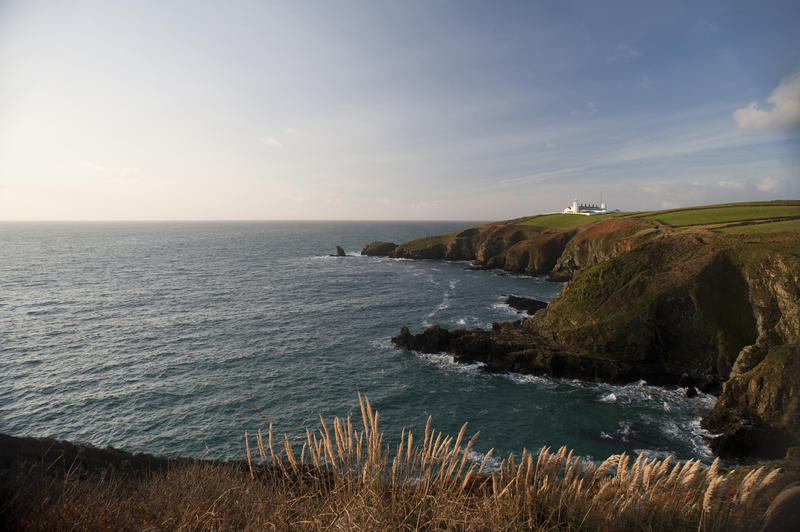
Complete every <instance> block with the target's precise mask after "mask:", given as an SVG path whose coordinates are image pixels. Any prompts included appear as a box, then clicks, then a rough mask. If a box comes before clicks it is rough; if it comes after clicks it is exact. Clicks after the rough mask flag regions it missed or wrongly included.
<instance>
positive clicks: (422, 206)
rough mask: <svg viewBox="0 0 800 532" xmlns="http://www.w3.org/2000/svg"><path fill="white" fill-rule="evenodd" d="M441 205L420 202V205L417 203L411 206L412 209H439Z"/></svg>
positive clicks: (433, 202)
mask: <svg viewBox="0 0 800 532" xmlns="http://www.w3.org/2000/svg"><path fill="white" fill-rule="evenodd" d="M438 206H439V204H438V203H436V202H435V201H420V202H419V203H415V204H413V205H412V206H411V208H412V209H433V208H434V207H438Z"/></svg>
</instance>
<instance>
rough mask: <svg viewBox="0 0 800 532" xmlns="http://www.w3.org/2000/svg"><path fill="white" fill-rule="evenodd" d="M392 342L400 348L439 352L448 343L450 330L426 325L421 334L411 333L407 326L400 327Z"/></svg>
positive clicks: (447, 345)
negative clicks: (398, 333)
mask: <svg viewBox="0 0 800 532" xmlns="http://www.w3.org/2000/svg"><path fill="white" fill-rule="evenodd" d="M392 343H394V344H395V345H396V346H397V347H400V348H401V349H407V350H410V351H419V352H420V353H440V352H442V351H446V350H447V349H448V347H449V344H450V332H449V331H448V330H447V329H443V328H441V327H439V326H438V325H434V326H433V327H428V328H427V329H426V330H425V332H423V333H422V334H411V333H410V332H409V330H408V327H403V328H402V329H400V335H399V336H395V337H394V338H392Z"/></svg>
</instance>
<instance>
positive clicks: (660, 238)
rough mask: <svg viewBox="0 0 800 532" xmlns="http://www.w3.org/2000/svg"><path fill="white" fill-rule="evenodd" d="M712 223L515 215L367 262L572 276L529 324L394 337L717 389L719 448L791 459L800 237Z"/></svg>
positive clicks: (491, 367)
mask: <svg viewBox="0 0 800 532" xmlns="http://www.w3.org/2000/svg"><path fill="white" fill-rule="evenodd" d="M795 203H798V204H800V202H795ZM717 229H718V227H717V226H702V225H694V226H690V227H685V228H674V227H670V226H668V225H666V224H662V223H659V222H658V221H657V220H655V219H654V218H653V217H643V216H635V215H634V216H625V215H620V216H613V217H602V219H598V220H597V221H591V222H590V223H586V224H583V225H580V226H579V227H566V228H552V227H539V226H536V225H527V224H526V222H525V219H517V220H509V221H506V222H495V223H491V224H486V225H482V226H478V227H473V228H470V229H467V230H465V231H461V232H459V233H452V234H448V235H441V236H436V237H426V238H423V239H419V240H415V241H412V242H406V243H402V244H395V243H391V242H373V243H371V244H369V245H367V246H366V247H365V248H364V249H363V251H362V254H363V255H370V256H390V257H398V258H411V259H439V260H470V261H473V263H474V264H475V266H476V267H478V268H499V269H503V270H506V271H509V272H515V273H526V274H531V275H543V276H547V278H548V279H550V280H553V281H566V282H567V284H566V285H565V288H564V290H563V291H562V293H561V294H560V295H559V296H558V297H557V298H556V299H555V300H553V301H552V302H551V303H550V304H549V305H546V307H544V308H540V309H538V310H536V309H533V315H532V316H530V317H526V318H524V319H521V320H519V321H517V322H509V323H495V324H493V326H492V328H491V329H490V330H483V329H472V330H464V329H458V330H452V331H448V330H446V329H443V328H441V327H438V326H433V327H430V328H428V329H427V330H425V331H423V332H420V333H417V334H412V332H411V331H410V330H409V329H408V328H406V327H403V328H402V329H401V332H400V334H399V335H398V336H396V337H394V338H393V339H392V341H393V342H394V343H395V344H396V345H397V346H398V347H400V348H401V349H406V350H414V351H421V352H426V353H432V352H448V353H450V354H452V355H453V356H454V358H455V360H456V361H458V362H463V363H481V364H482V365H483V367H484V369H485V370H486V371H491V372H506V371H510V372H519V373H530V374H539V375H550V376H553V377H564V378H578V379H584V380H589V381H603V382H611V383H626V382H632V381H637V380H641V379H644V380H645V381H647V382H649V383H651V384H657V385H666V386H669V385H679V386H683V387H686V389H687V392H688V393H692V392H693V391H694V389H695V387H696V388H697V389H699V390H702V391H704V392H711V393H715V394H718V395H719V400H718V402H717V405H716V406H715V407H714V409H713V411H712V412H711V414H710V415H709V416H707V417H706V418H705V419H704V420H703V425H704V427H706V428H707V429H708V430H710V431H712V432H713V433H716V434H718V436H716V437H715V438H714V439H713V441H712V442H710V445H711V447H712V449H713V450H714V452H715V453H717V454H718V455H720V456H723V457H727V458H743V457H763V458H773V457H777V456H783V455H784V454H785V452H786V450H787V449H788V448H789V447H791V446H796V445H800V238H798V234H797V232H783V233H780V232H778V233H769V232H764V233H756V234H747V235H744V236H743V235H736V234H723V233H721V232H719V231H718V230H717Z"/></svg>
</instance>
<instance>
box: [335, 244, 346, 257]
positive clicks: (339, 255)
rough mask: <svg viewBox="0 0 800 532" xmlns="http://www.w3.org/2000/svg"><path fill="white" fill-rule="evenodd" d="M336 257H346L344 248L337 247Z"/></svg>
mask: <svg viewBox="0 0 800 532" xmlns="http://www.w3.org/2000/svg"><path fill="white" fill-rule="evenodd" d="M336 256H337V257H346V256H347V253H345V252H344V250H343V249H342V246H336Z"/></svg>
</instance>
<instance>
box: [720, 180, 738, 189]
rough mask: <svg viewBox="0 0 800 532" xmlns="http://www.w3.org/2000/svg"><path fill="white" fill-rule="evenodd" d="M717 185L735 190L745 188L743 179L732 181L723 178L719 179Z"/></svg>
mask: <svg viewBox="0 0 800 532" xmlns="http://www.w3.org/2000/svg"><path fill="white" fill-rule="evenodd" d="M717 185H718V186H720V187H722V188H730V189H733V190H742V189H744V183H742V182H741V181H730V180H725V179H723V180H720V181H717Z"/></svg>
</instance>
